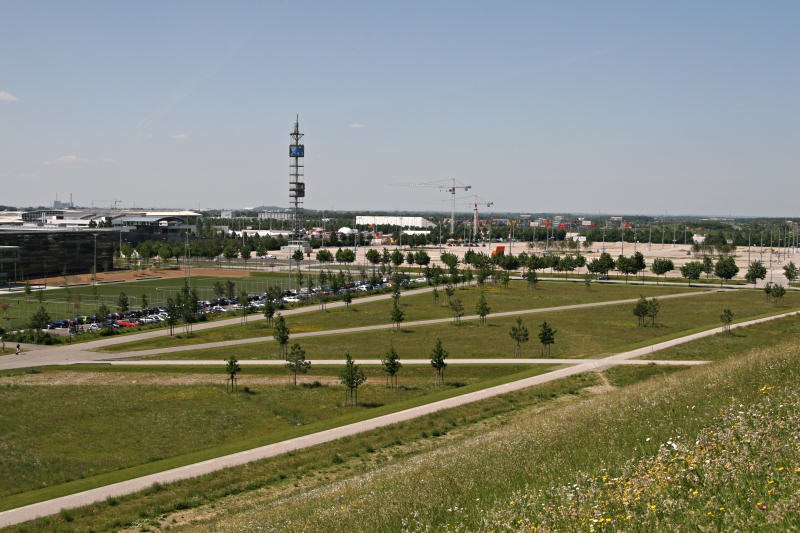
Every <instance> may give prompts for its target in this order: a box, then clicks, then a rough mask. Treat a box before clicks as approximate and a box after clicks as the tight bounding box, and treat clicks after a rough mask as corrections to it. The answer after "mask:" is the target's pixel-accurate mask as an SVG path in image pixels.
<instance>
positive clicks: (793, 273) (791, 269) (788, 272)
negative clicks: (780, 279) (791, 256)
mask: <svg viewBox="0 0 800 533" xmlns="http://www.w3.org/2000/svg"><path fill="white" fill-rule="evenodd" d="M798 274H800V273H799V272H798V269H797V265H795V264H794V262H793V261H789V264H788V265H786V266H785V267H783V275H784V276H785V277H786V279H787V280H788V281H789V283H794V282H795V281H796V280H797V276H798Z"/></svg>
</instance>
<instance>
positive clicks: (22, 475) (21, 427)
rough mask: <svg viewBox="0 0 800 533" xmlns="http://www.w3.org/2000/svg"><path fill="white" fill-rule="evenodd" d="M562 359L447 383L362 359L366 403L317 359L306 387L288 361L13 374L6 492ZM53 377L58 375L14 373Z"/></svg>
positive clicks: (364, 411) (250, 438) (348, 418)
mask: <svg viewBox="0 0 800 533" xmlns="http://www.w3.org/2000/svg"><path fill="white" fill-rule="evenodd" d="M553 368H555V367H554V366H549V365H542V366H537V367H534V368H529V367H522V366H509V365H497V366H482V367H467V366H452V367H450V368H448V369H447V372H446V375H445V385H444V387H436V386H435V383H434V374H433V370H432V369H431V368H430V367H406V368H403V369H402V370H401V372H400V374H399V380H398V381H399V385H400V387H399V388H398V389H394V390H392V389H387V388H386V386H385V385H384V374H383V372H382V370H381V369H380V368H379V367H365V372H366V374H367V377H368V381H367V384H366V385H364V386H363V387H362V388H361V389H360V390H359V395H358V400H359V405H358V406H357V407H345V406H344V405H343V401H344V388H343V387H342V386H341V385H339V384H338V383H335V380H336V375H337V373H338V372H339V371H340V370H341V367H325V366H319V367H316V366H315V367H313V368H312V369H311V372H310V373H309V374H308V375H306V376H301V380H303V381H306V382H308V383H310V384H311V386H301V385H298V386H297V387H294V386H292V385H290V384H289V375H288V372H287V371H286V370H285V369H283V368H280V367H278V368H250V367H245V368H244V370H243V372H242V374H241V375H240V379H241V380H242V384H240V387H239V390H240V392H238V393H233V394H231V393H228V392H227V391H226V387H225V375H224V366H223V365H222V364H220V366H219V368H215V369H208V368H202V367H200V368H183V369H178V368H175V367H172V368H160V369H124V370H123V369H119V368H108V367H104V366H91V367H78V368H69V369H66V368H64V367H54V368H47V369H44V370H43V371H36V372H33V373H29V374H28V373H25V372H24V371H18V372H13V373H8V374H6V375H4V376H3V377H0V380H2V381H0V427H2V428H3V434H2V448H3V461H2V462H0V496H1V497H4V498H5V497H8V496H11V495H14V494H18V493H24V492H28V491H32V490H35V489H42V488H44V487H54V486H58V485H60V484H63V483H67V482H70V481H74V480H81V479H86V478H91V477H92V476H97V475H99V474H103V473H107V472H114V471H119V470H121V469H125V468H131V467H136V466H137V465H147V464H151V463H152V464H155V465H156V466H157V465H158V463H156V462H158V461H161V462H163V461H164V460H167V461H169V459H170V458H178V459H176V461H177V462H178V463H180V464H183V463H181V459H180V456H182V455H184V454H192V453H194V454H196V453H198V452H200V453H203V452H206V453H207V454H208V455H209V456H211V457H213V456H215V455H220V454H221V453H228V452H229V451H230V450H229V448H236V447H237V446H238V447H239V449H244V448H248V447H253V446H255V445H257V444H258V443H264V442H274V441H278V440H283V439H284V438H289V437H292V436H297V434H302V433H307V432H312V431H316V430H319V429H320V425H326V426H330V427H333V426H337V425H341V424H343V423H348V422H352V421H354V419H361V418H369V417H372V416H377V415H379V414H384V412H387V411H393V410H395V409H400V408H404V407H407V406H409V405H410V404H415V403H426V402H428V401H432V400H433V399H440V398H441V397H442V396H448V395H453V394H459V393H461V392H462V391H468V390H472V389H474V388H475V387H478V388H481V387H482V386H483V385H482V384H483V383H492V382H493V381H495V380H500V381H503V380H506V379H510V376H518V375H519V373H520V372H522V373H523V374H525V375H534V374H537V373H543V372H546V371H549V370H552V369H553ZM42 372H43V373H42ZM209 373H214V374H215V375H214V376H213V377H212V380H213V381H214V382H211V383H209V382H208V381H209ZM76 374H78V377H80V378H83V379H85V378H87V377H92V378H93V379H94V381H93V382H92V383H85V384H71V383H75V382H81V379H77V380H76V376H75V375H76ZM89 374H92V376H89ZM98 374H99V375H98ZM153 375H155V377H156V379H155V380H154V379H153ZM195 375H197V376H200V377H201V378H202V379H200V380H199V382H196V383H195V384H191V383H189V384H173V385H158V384H154V383H155V382H158V381H161V382H164V380H169V379H170V378H173V379H174V378H181V379H188V378H191V377H192V376H195ZM259 376H260V377H274V378H276V379H273V380H271V381H270V382H268V383H263V382H262V383H258V384H255V383H253V384H250V385H246V386H247V389H245V385H244V383H246V382H247V380H248V378H256V377H259ZM45 377H46V378H47V379H48V380H49V382H50V384H35V383H30V382H28V383H24V382H23V383H20V382H19V381H17V380H19V379H21V378H29V379H33V378H36V379H39V380H41V379H42V378H45ZM98 380H99V383H98ZM104 381H107V383H108V384H105V385H104V384H102V383H103V382H104ZM315 381H316V382H317V383H314V382H315ZM39 383H41V381H39ZM53 383H54V384H53ZM255 441H258V442H255ZM220 450H222V451H221V452H220ZM192 459H193V458H192ZM188 462H191V461H188ZM157 469H159V470H160V469H163V468H160V467H159V468H157Z"/></svg>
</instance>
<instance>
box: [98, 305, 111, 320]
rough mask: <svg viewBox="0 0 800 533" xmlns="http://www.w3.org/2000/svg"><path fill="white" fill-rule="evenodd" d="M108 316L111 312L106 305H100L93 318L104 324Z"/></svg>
mask: <svg viewBox="0 0 800 533" xmlns="http://www.w3.org/2000/svg"><path fill="white" fill-rule="evenodd" d="M110 314H111V311H110V310H109V308H108V306H107V305H106V304H100V306H99V307H98V308H97V312H96V313H95V316H96V317H97V321H98V322H99V323H101V324H104V323H105V322H107V321H108V315H110Z"/></svg>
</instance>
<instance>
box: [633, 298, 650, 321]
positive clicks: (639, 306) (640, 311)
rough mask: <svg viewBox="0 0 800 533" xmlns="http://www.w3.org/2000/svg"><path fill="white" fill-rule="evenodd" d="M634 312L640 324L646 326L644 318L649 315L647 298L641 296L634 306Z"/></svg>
mask: <svg viewBox="0 0 800 533" xmlns="http://www.w3.org/2000/svg"><path fill="white" fill-rule="evenodd" d="M633 314H634V316H635V317H636V320H637V322H638V325H639V326H640V327H641V326H644V319H645V317H646V316H647V299H646V298H645V297H644V296H639V300H638V301H637V302H636V305H634V306H633Z"/></svg>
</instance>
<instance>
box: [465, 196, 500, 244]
mask: <svg viewBox="0 0 800 533" xmlns="http://www.w3.org/2000/svg"><path fill="white" fill-rule="evenodd" d="M470 197H471V198H472V201H471V202H470V203H469V204H467V206H468V207H471V208H472V242H474V243H477V242H478V223H479V220H478V206H481V207H492V206H493V205H494V202H490V201H489V200H487V199H485V198H481V197H480V196H478V195H477V194H473V195H470ZM491 235H492V218H491V217H489V239H490V242H491Z"/></svg>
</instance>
